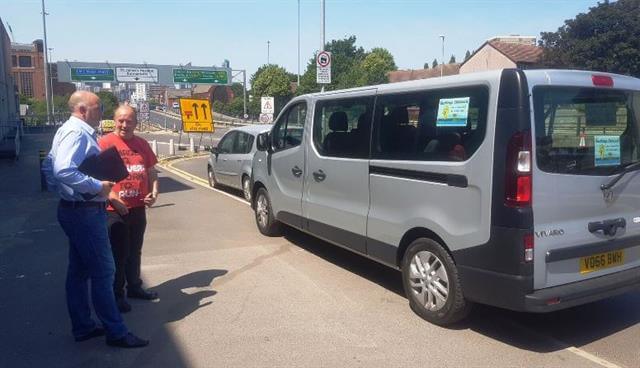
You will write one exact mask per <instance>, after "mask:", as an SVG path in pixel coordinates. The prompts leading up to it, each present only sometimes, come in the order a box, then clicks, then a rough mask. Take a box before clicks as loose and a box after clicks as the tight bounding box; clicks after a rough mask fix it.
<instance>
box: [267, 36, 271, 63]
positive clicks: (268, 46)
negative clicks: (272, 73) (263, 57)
mask: <svg viewBox="0 0 640 368" xmlns="http://www.w3.org/2000/svg"><path fill="white" fill-rule="evenodd" d="M270 48H271V41H267V65H270V64H271V63H270V62H269V49H270Z"/></svg>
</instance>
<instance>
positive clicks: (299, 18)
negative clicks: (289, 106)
mask: <svg viewBox="0 0 640 368" xmlns="http://www.w3.org/2000/svg"><path fill="white" fill-rule="evenodd" d="M297 88H300V0H298V87H297Z"/></svg>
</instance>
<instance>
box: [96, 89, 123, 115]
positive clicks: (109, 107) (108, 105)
mask: <svg viewBox="0 0 640 368" xmlns="http://www.w3.org/2000/svg"><path fill="white" fill-rule="evenodd" d="M96 94H97V95H98V97H100V102H102V106H103V109H104V110H103V111H102V117H103V119H111V118H112V117H113V110H115V108H116V107H118V98H116V96H115V95H114V94H113V93H111V92H109V91H100V92H98V93H96Z"/></svg>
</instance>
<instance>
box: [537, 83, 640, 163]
mask: <svg viewBox="0 0 640 368" xmlns="http://www.w3.org/2000/svg"><path fill="white" fill-rule="evenodd" d="M533 100H534V109H535V110H534V114H535V133H536V158H537V163H538V168H539V169H540V170H542V171H546V172H550V173H562V174H575V175H612V174H615V173H616V172H617V171H619V169H620V168H621V167H623V166H626V165H628V164H630V163H633V162H637V161H638V156H639V153H638V150H639V148H640V146H639V142H640V136H639V131H640V120H639V119H640V92H638V91H625V90H614V89H602V88H583V87H547V86H545V87H535V88H534V90H533Z"/></svg>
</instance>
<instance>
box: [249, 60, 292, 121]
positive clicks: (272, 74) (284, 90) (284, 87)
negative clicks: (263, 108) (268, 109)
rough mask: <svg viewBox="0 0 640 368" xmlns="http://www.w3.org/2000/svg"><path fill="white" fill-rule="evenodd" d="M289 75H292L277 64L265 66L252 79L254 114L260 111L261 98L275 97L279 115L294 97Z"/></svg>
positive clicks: (252, 107) (252, 108)
mask: <svg viewBox="0 0 640 368" xmlns="http://www.w3.org/2000/svg"><path fill="white" fill-rule="evenodd" d="M256 74H257V76H256ZM289 74H291V73H288V72H287V71H286V70H285V69H284V68H283V67H281V66H278V65H275V64H271V65H263V66H262V67H260V68H259V69H258V71H256V73H255V74H254V75H253V76H252V77H251V80H252V82H251V94H252V96H253V101H252V102H251V104H250V106H251V110H252V113H255V112H259V111H260V98H261V97H263V96H272V97H274V99H275V111H276V112H275V113H276V114H277V113H278V111H279V110H280V109H281V108H282V107H283V106H284V105H285V104H286V103H287V102H288V101H289V100H290V99H291V97H292V93H291V82H290V76H289ZM256 106H257V109H256ZM256 110H257V111H256Z"/></svg>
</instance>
